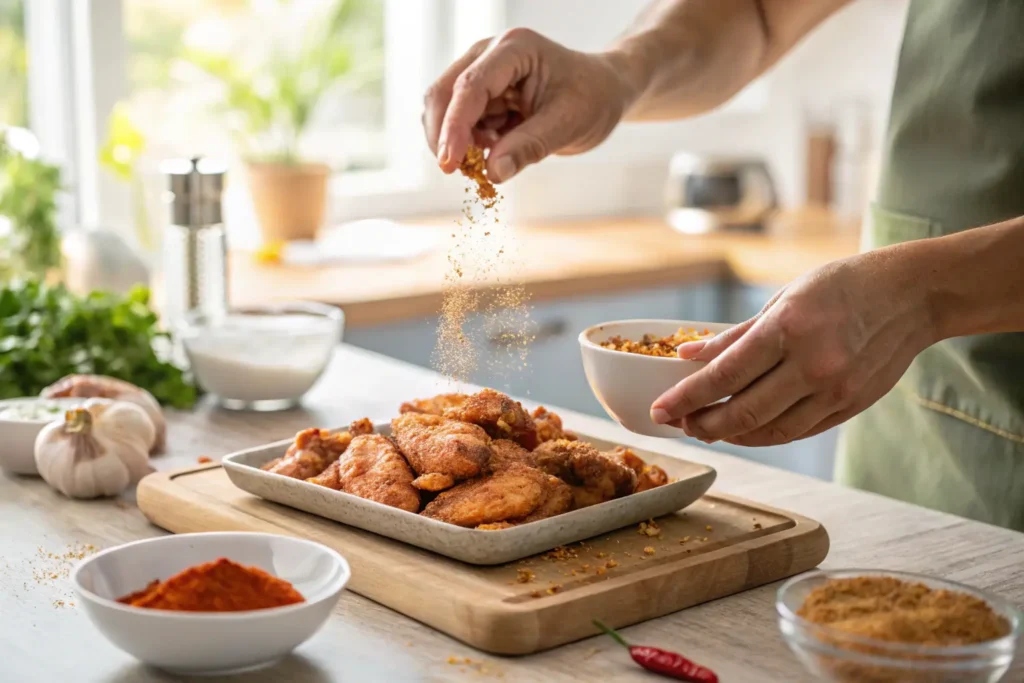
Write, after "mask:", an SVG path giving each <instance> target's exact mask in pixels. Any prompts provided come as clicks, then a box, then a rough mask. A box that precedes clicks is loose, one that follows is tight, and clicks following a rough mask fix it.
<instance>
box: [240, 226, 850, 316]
mask: <svg viewBox="0 0 1024 683" xmlns="http://www.w3.org/2000/svg"><path fill="white" fill-rule="evenodd" d="M451 225H452V221H447V220H442V221H433V222H432V224H431V226H430V227H424V228H423V229H424V230H436V231H437V232H438V234H439V236H444V237H447V234H446V233H450V232H451V228H450V226H451ZM514 240H515V242H516V244H515V248H516V250H518V252H519V254H520V256H519V257H518V259H517V261H518V262H517V263H510V264H509V263H500V264H497V265H496V267H495V268H494V270H493V272H492V273H491V274H490V277H491V278H492V281H494V280H496V279H499V278H501V279H506V280H512V281H517V282H522V283H524V284H525V285H526V287H527V289H528V290H529V291H530V293H531V295H532V297H533V300H534V301H544V300H551V299H558V298H565V297H576V296H582V295H592V294H604V293H611V292H618V291H625V290H631V289H643V288H654V287H662V286H664V287H671V286H676V285H680V286H682V285H687V284H694V283H700V282H708V281H716V280H722V279H726V278H734V279H738V280H740V281H742V282H746V283H750V284H757V285H772V286H778V285H783V284H785V283H787V282H789V281H790V280H792V279H794V278H796V277H798V276H800V275H802V274H803V273H806V272H807V271H809V270H812V269H814V268H816V267H818V266H821V265H823V264H825V263H827V262H829V261H832V260H834V259H838V258H843V257H845V256H849V255H851V254H854V253H856V252H857V248H858V235H857V230H856V227H855V226H850V225H849V224H846V223H844V222H842V221H840V220H838V219H837V218H835V217H834V216H833V215H831V214H829V213H828V212H824V211H815V210H811V209H805V210H801V211H798V212H784V213H782V214H780V215H779V216H778V217H777V218H776V219H775V220H774V221H773V222H772V224H771V226H770V228H769V230H768V231H767V232H766V233H764V234H756V235H753V234H750V235H742V234H716V235H702V236H687V235H681V234H679V233H676V232H674V231H673V230H672V229H671V228H669V227H668V226H667V225H665V224H664V222H663V221H661V219H654V218H642V219H604V220H600V221H588V222H577V223H557V224H547V225H527V226H517V227H516V228H515V231H514ZM448 267H449V266H448V261H447V251H446V246H444V245H443V243H442V245H441V246H439V248H438V249H436V250H435V251H434V252H432V253H430V254H428V255H426V256H424V257H422V258H419V259H416V260H413V261H408V262H404V263H397V264H374V265H331V266H325V267H316V268H300V267H295V266H282V265H276V266H275V265H260V264H257V263H256V261H255V259H254V258H253V256H252V254H249V253H236V254H234V255H233V257H232V261H231V293H232V301H233V303H234V304H235V305H252V304H261V303H268V302H273V301H285V300H296V299H298V300H312V301H320V302H323V303H329V304H333V305H336V306H341V307H343V308H344V309H345V314H346V318H347V324H348V325H349V326H350V327H352V326H364V325H374V324H380V323H386V322H397V321H401V320H407V319H411V318H418V317H426V316H430V315H434V314H436V313H437V311H438V309H439V308H440V303H441V293H442V290H443V286H444V275H445V273H446V272H447V271H448ZM479 284H480V285H481V286H486V285H487V284H488V282H487V281H486V280H484V281H480V282H479Z"/></svg>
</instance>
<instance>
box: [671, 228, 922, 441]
mask: <svg viewBox="0 0 1024 683" xmlns="http://www.w3.org/2000/svg"><path fill="white" fill-rule="evenodd" d="M900 253H901V249H900V247H894V248H890V249H885V250H880V251H876V252H872V253H868V254H864V255H860V256H855V257H853V258H850V259H845V260H843V261H837V262H835V263H831V264H829V265H827V266H825V267H823V268H820V269H818V270H817V271H815V272H812V273H810V274H809V275H807V276H804V277H802V278H800V279H799V280H797V281H795V282H793V283H792V284H790V285H789V286H788V287H786V288H785V289H784V290H783V291H781V292H779V294H777V295H776V296H775V298H773V299H772V301H771V302H770V303H769V304H768V305H767V306H765V308H764V309H763V310H762V311H761V313H760V314H758V315H757V316H756V317H754V318H752V319H751V320H748V321H746V322H745V323H743V324H741V325H738V326H736V327H735V328H732V329H730V330H729V331H727V332H725V333H723V334H721V335H718V336H717V337H713V338H712V339H710V340H709V341H707V342H690V343H687V344H683V345H681V346H680V348H679V355H680V356H681V357H683V358H687V359H691V360H701V361H709V362H708V364H707V365H706V366H705V367H703V368H701V369H700V370H699V371H697V372H695V373H694V374H693V375H691V376H690V377H687V378H686V379H684V380H683V381H681V382H679V383H678V384H677V385H676V386H674V387H672V388H671V389H669V390H668V391H667V392H665V393H664V394H663V395H662V396H660V397H659V398H658V399H657V400H656V401H655V402H654V404H653V405H652V406H651V418H652V419H653V420H654V421H655V422H658V423H667V424H673V425H675V426H678V427H682V428H683V430H684V431H685V432H686V433H687V434H688V435H689V436H692V437H695V438H697V439H700V440H701V441H704V442H706V443H713V442H715V441H726V442H729V443H733V444H737V445H741V446H771V445H777V444H783V443H788V442H790V441H794V440H796V439H802V438H807V437H810V436H814V435H815V434H819V433H821V432H823V431H825V430H827V429H830V428H832V427H834V426H836V425H838V424H840V423H842V422H845V421H846V420H848V419H849V418H851V417H853V416H854V415H856V414H857V413H859V412H861V411H863V410H865V409H866V408H867V407H868V406H870V405H871V404H873V403H874V402H875V401H877V400H878V399H879V398H881V397H882V396H883V395H884V394H886V393H887V392H888V391H889V390H890V389H892V387H893V386H894V385H895V384H896V382H897V381H898V380H899V378H900V377H901V376H902V375H903V373H904V372H905V371H906V369H907V367H908V366H909V365H910V362H911V361H912V360H913V358H914V357H915V356H916V355H917V354H918V353H920V352H921V351H922V350H924V349H925V348H926V347H928V346H930V345H931V344H932V343H934V342H935V341H937V338H936V334H935V332H934V329H935V327H934V325H933V321H932V315H931V311H930V310H929V307H928V297H927V291H926V289H925V287H924V286H923V285H922V284H921V283H922V281H923V278H922V277H919V275H920V272H917V273H915V272H914V268H915V267H917V266H915V265H914V264H912V263H910V262H908V261H906V260H904V259H901V258H900ZM918 271H920V268H918ZM727 397H731V398H729V400H727V401H724V402H721V403H716V402H718V401H721V399H724V398H727ZM712 404H714V405H712Z"/></svg>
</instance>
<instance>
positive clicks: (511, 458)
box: [488, 439, 535, 472]
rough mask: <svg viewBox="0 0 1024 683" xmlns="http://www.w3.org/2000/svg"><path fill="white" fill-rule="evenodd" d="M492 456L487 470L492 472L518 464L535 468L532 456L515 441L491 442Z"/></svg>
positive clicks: (501, 440) (497, 440)
mask: <svg viewBox="0 0 1024 683" xmlns="http://www.w3.org/2000/svg"><path fill="white" fill-rule="evenodd" d="M491 450H492V451H493V454H492V455H491V459H490V461H489V462H488V468H489V469H490V470H491V471H492V472H497V471H498V470H501V469H504V468H505V467H508V466H509V465H510V464H512V463H519V464H521V465H526V466H527V467H535V464H534V462H533V454H532V453H530V451H528V450H526V449H525V448H523V447H522V446H520V445H519V444H517V443H516V442H515V441H509V440H508V439H495V440H494V441H492V442H491Z"/></svg>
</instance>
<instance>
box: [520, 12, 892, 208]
mask: <svg viewBox="0 0 1024 683" xmlns="http://www.w3.org/2000/svg"><path fill="white" fill-rule="evenodd" d="M907 2H908V0H857V1H856V2H854V3H853V4H851V5H850V6H849V7H847V8H845V9H844V10H842V11H841V12H839V13H837V14H836V15H835V16H833V17H832V18H831V19H829V20H828V21H827V22H825V23H824V24H823V25H822V26H820V27H819V28H818V29H817V30H816V31H815V32H814V33H813V34H812V35H810V36H809V37H808V38H806V39H805V40H804V41H803V42H802V43H801V44H800V45H798V46H797V47H796V48H795V49H794V50H793V52H792V53H790V54H789V55H787V56H786V57H785V58H784V59H783V60H782V61H781V62H780V63H779V64H778V65H776V67H775V68H774V69H773V70H772V71H770V72H769V73H768V74H767V76H766V77H765V82H766V85H765V91H764V93H763V95H764V102H763V103H761V104H762V106H761V107H760V109H759V110H758V111H756V112H747V111H743V110H742V109H741V110H739V111H729V110H728V109H727V110H725V111H720V112H713V113H711V114H709V115H707V116H703V117H700V118H699V119H693V120H689V121H682V122H676V123H666V124H631V125H625V126H623V127H622V128H621V129H620V130H618V131H616V133H614V134H613V135H612V137H611V138H610V139H609V140H608V141H607V142H606V143H605V144H604V145H602V146H601V147H599V148H598V149H596V150H594V151H592V152H590V153H588V154H585V155H582V156H579V157H570V158H558V159H554V160H549V161H548V162H546V163H544V164H541V165H539V166H536V167H534V168H532V169H530V170H528V171H527V172H524V173H523V174H522V175H521V177H520V178H518V179H517V180H516V181H514V182H513V184H512V186H511V187H509V189H508V191H507V192H506V197H507V198H508V200H509V202H508V204H507V206H508V208H509V211H510V213H511V216H512V217H513V218H515V219H519V220H526V219H545V218H557V217H568V216H587V215H613V214H636V213H656V212H659V211H660V210H661V198H662V191H663V181H664V178H665V169H666V167H667V164H668V159H669V157H670V156H671V154H672V152H674V151H676V150H683V149H685V150H688V151H692V152H698V153H719V154H757V155H762V156H763V157H764V158H766V159H767V160H768V162H769V164H770V166H771V168H772V170H773V172H774V175H775V180H776V183H777V185H778V189H779V194H780V199H781V201H782V202H783V203H784V204H786V205H795V204H799V203H800V202H801V201H802V200H803V199H804V172H803V170H804V169H803V158H804V142H803V140H804V130H803V125H804V112H805V111H806V110H807V109H808V108H813V109H820V108H821V107H822V106H828V105H831V104H836V103H842V102H847V101H851V100H855V101H857V102H862V103H864V104H865V105H866V107H867V110H868V111H869V112H870V118H871V120H872V121H873V124H874V125H873V129H874V130H873V136H872V137H873V138H874V140H875V141H876V144H877V143H880V140H881V135H882V130H883V127H884V122H885V119H886V117H887V114H888V105H889V99H890V95H891V91H892V83H893V78H894V75H895V66H896V59H897V56H898V51H899V45H900V39H901V36H902V31H903V22H904V16H905V13H906V7H907ZM645 4H646V0H558V1H557V2H551V0H514V1H512V0H507V1H506V3H505V6H504V8H503V15H504V22H505V24H506V25H507V26H508V27H513V26H526V27H529V28H532V29H534V30H536V31H539V32H541V33H543V34H545V35H547V36H548V37H550V38H552V39H554V40H557V41H560V42H562V43H564V44H566V45H569V46H570V47H573V48H576V49H583V50H599V49H601V48H602V47H603V46H605V45H607V44H608V43H609V42H610V41H612V40H613V39H614V38H615V37H616V36H617V35H618V34H620V33H621V32H622V31H624V30H625V29H626V28H627V27H628V26H629V25H630V23H631V21H632V19H633V17H634V16H635V15H636V14H637V13H638V12H640V10H641V9H642V8H643V6H644V5H645ZM758 94H762V93H755V95H758ZM751 101H753V102H755V103H756V102H757V98H756V97H754V98H753V100H751ZM556 180H557V182H556Z"/></svg>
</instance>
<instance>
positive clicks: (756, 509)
mask: <svg viewBox="0 0 1024 683" xmlns="http://www.w3.org/2000/svg"><path fill="white" fill-rule="evenodd" d="M138 504H139V508H140V509H141V510H142V511H143V512H144V513H145V514H146V516H147V517H148V518H149V519H150V521H152V522H153V523H154V524H156V525H157V526H160V527H163V528H164V529H167V530H168V531H172V532H175V533H188V532H197V531H261V532H269V533H278V534H285V535H290V536H298V537H301V538H308V539H311V540H314V541H317V542H320V543H323V544H324V545H327V546H329V547H331V548H334V549H335V550H337V551H338V552H340V553H342V555H344V556H345V558H346V559H347V560H348V562H349V564H350V565H351V567H352V580H351V583H350V584H349V588H351V589H352V590H353V591H355V592H356V593H359V594H360V595H363V596H365V597H367V598H370V599H371V600H375V601H377V602H379V603H381V604H383V605H386V606H388V607H390V608H392V609H394V610H396V611H398V612H401V613H402V614H405V615H406V616H409V617H411V618H413V619H416V620H418V621H421V622H423V623H424V624H427V625H428V626H431V627H433V628H436V629H438V630H439V631H443V632H444V633H447V634H448V635H450V636H452V637H454V638H457V639H459V640H461V641H463V642H465V643H466V644H468V645H471V646H473V647H475V648H477V649H480V650H484V651H486V652H491V653H494V654H529V653H532V652H537V651H540V650H545V649H548V648H552V647H556V646H558V645H563V644H565V643H569V642H572V641H575V640H579V639H581V638H586V637H588V636H592V635H594V634H595V633H596V629H595V628H594V627H593V625H592V623H591V621H592V620H593V619H600V620H602V621H604V622H605V623H607V624H610V625H612V626H614V627H623V626H628V625H630V624H634V623H637V622H640V621H644V620H647V619H651V618H654V617H658V616H662V615H665V614H669V613H671V612H675V611H677V610H681V609H684V608H686V607H690V606H693V605H696V604H699V603H702V602H706V601H708V600H714V599H716V598H721V597H724V596H727V595H732V594H734V593H738V592H741V591H744V590H747V589H749V588H754V587H756V586H761V585H764V584H766V583H770V582H772V581H777V580H779V579H783V578H786V577H788V576H792V575H794V574H798V573H800V572H802V571H805V570H808V569H811V568H813V567H816V566H817V565H818V563H820V562H821V561H822V560H823V559H824V558H825V555H826V554H827V553H828V547H829V541H828V534H827V533H826V532H825V529H824V527H822V526H821V524H819V523H818V522H815V521H813V520H811V519H808V518H806V517H801V516H799V515H794V514H791V513H788V512H784V511H782V510H776V509H774V508H769V507H765V506H763V505H759V504H757V503H753V502H751V501H747V500H743V499H741V498H735V497H731V496H724V495H707V496H704V497H703V498H701V499H700V500H699V501H698V502H696V503H694V504H693V505H691V506H690V507H688V508H687V509H686V510H684V511H682V512H679V513H675V514H673V515H668V516H666V517H662V518H659V519H658V520H656V523H657V525H658V527H660V533H659V534H658V535H655V536H648V535H646V534H641V533H640V532H639V530H638V527H636V526H631V527H628V528H625V529H620V530H618V531H616V532H614V533H611V534H607V535H602V536H600V537H596V538H593V539H590V540H589V541H586V542H583V543H576V544H573V545H572V546H570V547H568V548H567V549H565V550H563V551H562V552H559V553H557V556H556V554H554V553H548V554H545V555H541V556H536V557H532V558H528V559H526V560H520V561H519V562H514V563H511V564H508V565H501V566H496V567H479V566H473V565H468V564H463V563H461V562H458V561H456V560H452V559H448V558H446V557H442V556H440V555H436V554H434V553H431V552H428V551H425V550H420V549H417V548H414V547H412V546H409V545H406V544H404V543H400V542H398V541H393V540H391V539H388V538H384V537H382V536H377V535H376V534H372V533H370V532H366V531H361V530H358V529H354V528H351V527H347V526H345V525H342V524H339V523H337V522H333V521H331V520H327V519H324V518H321V517H318V516H315V515H311V514H308V513H305V512H301V511H299V510H294V509H292V508H288V507H285V506H282V505H278V504H276V503H271V502H268V501H265V500H263V499H261V498H258V497H256V496H253V495H251V494H248V493H246V492H244V491H241V490H240V489H238V488H236V487H235V486H233V485H232V484H231V482H230V481H229V480H228V478H227V475H226V474H225V472H224V470H223V468H221V467H220V466H219V465H216V464H213V465H206V466H204V467H199V468H190V469H186V470H180V471H177V472H160V473H156V474H153V475H150V476H148V477H146V478H145V479H143V481H142V483H141V484H139V489H138Z"/></svg>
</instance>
